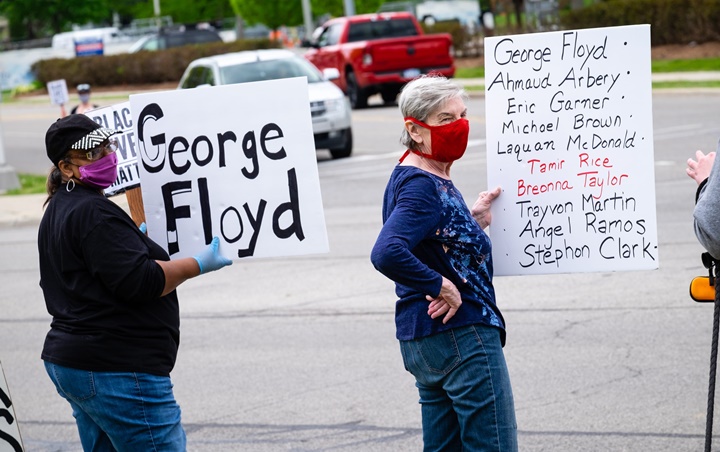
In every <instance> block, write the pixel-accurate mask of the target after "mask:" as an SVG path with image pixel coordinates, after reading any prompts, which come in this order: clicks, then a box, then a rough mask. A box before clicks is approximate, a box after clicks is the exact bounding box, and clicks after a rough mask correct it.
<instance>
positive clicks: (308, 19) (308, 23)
mask: <svg viewBox="0 0 720 452" xmlns="http://www.w3.org/2000/svg"><path fill="white" fill-rule="evenodd" d="M302 10H303V22H304V23H305V36H303V38H304V40H305V41H306V42H307V41H310V38H311V37H312V32H313V31H314V30H315V27H314V26H313V20H312V10H311V9H310V0H302Z"/></svg>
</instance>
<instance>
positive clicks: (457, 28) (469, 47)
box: [420, 20, 482, 57]
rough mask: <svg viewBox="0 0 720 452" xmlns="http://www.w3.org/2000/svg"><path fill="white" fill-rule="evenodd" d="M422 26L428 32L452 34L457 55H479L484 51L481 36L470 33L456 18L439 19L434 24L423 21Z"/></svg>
mask: <svg viewBox="0 0 720 452" xmlns="http://www.w3.org/2000/svg"><path fill="white" fill-rule="evenodd" d="M420 26H421V27H422V28H423V31H424V32H425V33H426V34H433V33H449V34H450V36H452V43H453V49H454V51H455V55H454V56H455V57H460V56H464V57H465V56H477V55H479V54H481V53H482V49H481V47H482V45H481V44H480V43H481V41H480V39H479V37H478V36H477V35H473V34H472V33H470V31H469V30H468V29H467V28H466V27H464V26H463V25H462V24H461V23H460V22H458V21H456V20H448V21H439V22H436V23H434V24H433V25H426V24H424V23H422V22H421V23H420Z"/></svg>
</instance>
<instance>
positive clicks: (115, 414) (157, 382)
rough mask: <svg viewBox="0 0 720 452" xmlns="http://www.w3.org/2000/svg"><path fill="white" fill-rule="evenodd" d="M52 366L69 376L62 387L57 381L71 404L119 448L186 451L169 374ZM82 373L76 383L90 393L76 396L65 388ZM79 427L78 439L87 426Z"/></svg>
mask: <svg viewBox="0 0 720 452" xmlns="http://www.w3.org/2000/svg"><path fill="white" fill-rule="evenodd" d="M53 367H54V368H55V369H56V373H57V372H58V371H59V370H61V371H62V372H64V374H65V375H67V377H68V381H67V382H65V386H66V388H65V389H63V385H62V382H61V385H60V387H59V390H61V391H62V392H61V394H63V392H64V394H63V395H64V396H65V397H66V398H67V399H68V400H69V401H70V402H71V404H74V407H75V406H77V407H78V409H79V410H80V411H82V412H83V413H84V414H85V415H86V416H88V417H89V418H90V419H91V420H92V421H93V422H94V424H95V425H96V426H97V427H99V428H100V429H101V430H102V432H104V433H105V434H106V435H107V436H108V437H109V440H110V441H111V442H112V445H113V446H114V448H115V449H117V450H118V451H138V450H143V451H160V450H161V451H184V450H185V448H186V438H185V431H184V430H183V428H182V425H181V423H180V407H179V406H178V404H177V403H176V402H175V397H174V395H173V392H172V383H171V381H170V377H159V376H155V375H148V374H137V373H123V372H88V371H82V370H76V369H68V368H63V367H61V366H53ZM81 375H89V378H88V379H86V380H85V382H84V383H78V384H79V385H82V386H89V387H91V388H92V391H91V394H92V395H90V396H88V397H77V396H75V395H74V394H73V392H71V391H69V390H68V389H67V386H69V385H72V384H73V383H72V381H70V379H71V378H73V377H79V376H81ZM76 393H77V392H76ZM78 427H79V428H81V437H82V436H83V431H82V429H83V428H86V425H85V424H84V425H83V426H82V427H81V426H80V424H78ZM86 435H89V433H86ZM83 448H85V446H84V445H83ZM86 450H92V449H86ZM110 450H112V449H110Z"/></svg>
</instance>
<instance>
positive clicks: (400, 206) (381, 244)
mask: <svg viewBox="0 0 720 452" xmlns="http://www.w3.org/2000/svg"><path fill="white" fill-rule="evenodd" d="M491 252H492V248H491V244H490V239H489V237H488V236H487V235H486V234H485V232H484V231H483V230H482V229H481V228H480V225H478V223H477V222H476V221H475V219H474V218H473V217H472V214H471V213H470V209H469V208H468V206H467V204H466V203H465V200H464V199H463V197H462V195H461V194H460V192H459V191H458V190H457V188H455V185H453V183H452V181H450V180H446V179H443V178H441V177H438V176H435V175H433V174H430V173H428V172H426V171H423V170H421V169H419V168H416V167H413V166H400V165H398V166H396V167H395V170H394V171H393V173H392V176H391V177H390V181H389V182H388V185H387V187H386V189H385V198H384V200H383V228H382V230H381V231H380V235H379V236H378V238H377V241H376V243H375V246H374V247H373V250H372V255H371V260H372V263H373V265H374V266H375V268H376V269H377V270H378V271H380V272H381V273H383V274H384V275H385V276H387V277H388V278H390V279H392V280H393V281H395V292H396V294H397V296H398V297H399V300H398V301H397V304H396V307H395V323H396V328H397V338H398V339H400V340H411V339H417V338H421V337H425V336H429V335H432V334H435V333H439V332H441V331H445V330H448V329H452V328H457V327H460V326H466V325H472V324H486V325H490V326H494V327H497V328H500V329H501V331H502V334H501V336H502V343H503V344H504V343H505V322H504V320H503V317H502V314H501V313H500V310H499V309H498V308H497V305H496V304H495V289H494V288H493V284H492V273H493V269H492V255H491ZM442 276H445V277H446V278H448V279H449V280H450V281H452V282H453V283H454V284H455V285H456V286H457V288H458V290H459V291H460V294H461V296H462V300H463V304H462V306H461V307H460V309H459V310H458V311H457V313H456V314H455V316H454V317H453V318H452V319H450V321H449V322H448V323H447V324H443V323H442V316H441V317H439V318H437V319H431V318H430V316H429V315H428V314H427V309H428V304H429V302H428V301H427V299H426V298H425V296H426V295H431V296H433V297H436V296H437V295H438V294H439V293H440V286H441V285H442Z"/></svg>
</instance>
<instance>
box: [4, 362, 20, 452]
mask: <svg viewBox="0 0 720 452" xmlns="http://www.w3.org/2000/svg"><path fill="white" fill-rule="evenodd" d="M16 419H17V418H16V417H15V409H14V408H13V406H12V400H11V399H10V391H9V390H8V384H7V380H5V371H3V368H2V363H0V451H2V452H5V451H7V452H22V451H23V447H22V438H21V437H20V429H19V428H18V424H17V420H16Z"/></svg>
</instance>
